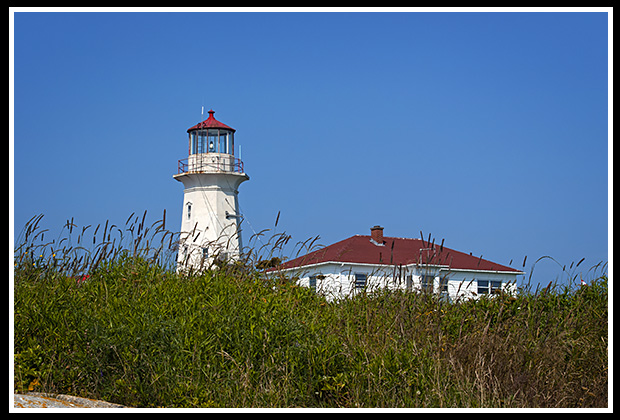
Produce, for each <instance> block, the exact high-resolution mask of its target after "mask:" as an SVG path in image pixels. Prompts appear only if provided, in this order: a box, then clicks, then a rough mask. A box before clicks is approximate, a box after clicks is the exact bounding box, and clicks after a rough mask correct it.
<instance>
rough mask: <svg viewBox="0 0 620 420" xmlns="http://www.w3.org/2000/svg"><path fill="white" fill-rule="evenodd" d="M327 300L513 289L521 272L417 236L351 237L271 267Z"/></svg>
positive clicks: (375, 233)
mask: <svg viewBox="0 0 620 420" xmlns="http://www.w3.org/2000/svg"><path fill="white" fill-rule="evenodd" d="M271 271H272V273H273V272H274V271H275V272H280V273H281V274H284V275H286V276H287V277H296V278H298V283H299V284H300V285H302V286H307V287H310V288H312V289H314V290H316V291H317V293H321V294H324V295H325V296H327V297H329V298H339V297H346V296H351V295H354V294H356V293H359V292H360V291H362V290H364V291H366V292H372V291H373V290H376V289H378V288H390V289H405V290H412V291H419V292H427V293H437V294H440V295H443V296H444V297H446V298H449V299H450V300H456V299H459V298H477V297H479V296H482V295H486V294H492V293H497V292H498V291H500V290H503V291H507V292H513V291H515V290H516V280H517V277H518V276H520V275H523V274H524V273H523V272H522V271H519V270H516V269H514V268H511V267H508V266H505V265H501V264H497V263H494V262H491V261H488V260H485V259H483V258H482V257H476V256H473V255H471V254H466V253H463V252H459V251H455V250H453V249H450V248H448V247H445V246H443V241H442V244H435V243H434V242H429V241H425V240H423V239H412V238H396V237H384V236H383V228H382V227H380V226H374V227H372V228H371V229H370V235H355V236H352V237H350V238H347V239H344V240H342V241H340V242H336V243H335V244H332V245H330V246H327V247H325V248H322V249H319V250H316V251H313V252H310V253H309V254H306V255H304V256H302V257H298V258H295V259H293V260H290V261H287V262H285V263H283V264H282V265H280V266H279V267H278V268H276V269H274V270H271Z"/></svg>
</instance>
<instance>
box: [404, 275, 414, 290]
mask: <svg viewBox="0 0 620 420" xmlns="http://www.w3.org/2000/svg"><path fill="white" fill-rule="evenodd" d="M405 287H406V288H407V290H411V288H412V287H413V276H412V275H411V274H409V275H408V276H407V280H406V283H405Z"/></svg>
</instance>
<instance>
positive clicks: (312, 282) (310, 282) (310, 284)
mask: <svg viewBox="0 0 620 420" xmlns="http://www.w3.org/2000/svg"><path fill="white" fill-rule="evenodd" d="M308 287H310V288H311V289H312V290H316V275H314V276H310V279H309V280H308Z"/></svg>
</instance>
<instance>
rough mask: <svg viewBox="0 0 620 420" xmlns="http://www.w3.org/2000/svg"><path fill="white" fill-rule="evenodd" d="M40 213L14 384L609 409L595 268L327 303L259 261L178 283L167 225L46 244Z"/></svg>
mask: <svg viewBox="0 0 620 420" xmlns="http://www.w3.org/2000/svg"><path fill="white" fill-rule="evenodd" d="M40 220H41V219H40V218H33V220H31V222H30V223H29V225H28V226H27V227H26V228H25V229H24V232H23V234H22V238H21V239H20V243H19V245H18V246H17V247H16V254H15V267H14V272H15V277H14V331H15V333H14V389H15V391H19V392H26V391H39V392H49V393H62V394H72V395H76V396H82V397H88V398H96V399H103V400H107V401H110V402H114V403H118V404H123V405H127V406H135V407H606V406H607V404H608V399H607V392H608V370H607V368H608V343H607V337H608V330H607V325H608V324H607V321H608V319H607V316H608V315H607V299H608V292H607V275H606V273H602V274H600V275H596V276H593V277H592V278H589V279H588V286H584V287H577V286H570V285H568V286H560V285H558V284H550V285H549V286H548V287H547V288H544V289H536V290H535V291H531V290H528V289H526V290H520V291H519V293H518V294H517V295H515V296H508V295H497V296H494V297H490V298H482V299H479V300H477V301H464V302H460V303H457V304H454V303H452V304H450V303H446V302H444V301H442V300H440V299H438V298H437V297H436V296H434V295H428V294H417V293H406V292H398V291H382V292H379V293H373V294H372V296H370V295H358V296H355V297H352V298H350V299H344V300H340V301H338V302H335V301H328V300H326V299H325V298H324V297H322V296H320V295H317V294H315V293H314V292H312V291H311V290H309V289H307V288H304V287H299V286H297V285H295V283H294V282H292V281H290V280H288V279H284V278H281V279H265V278H264V276H262V275H261V273H260V270H258V269H256V266H257V265H260V264H261V261H265V259H262V260H261V259H260V257H258V256H256V261H254V262H250V261H247V262H245V263H237V264H228V265H222V266H221V267H219V268H217V269H213V270H207V271H204V272H202V273H190V274H183V275H182V274H178V273H176V271H175V270H174V265H173V264H172V263H171V261H173V260H174V259H173V256H174V247H175V244H174V240H173V237H174V235H173V234H171V233H169V232H167V231H165V221H164V219H162V220H160V221H158V222H156V223H154V224H153V226H151V227H150V228H149V229H147V228H146V227H145V225H144V216H143V217H142V219H141V220H142V221H141V222H140V218H139V217H135V218H134V217H133V215H132V217H130V218H129V219H128V221H127V223H126V225H125V227H124V229H122V228H120V227H116V226H114V225H111V226H107V223H106V226H104V227H101V228H100V229H98V230H97V231H95V229H93V230H92V232H93V236H92V238H91V237H90V236H88V233H89V231H88V230H84V229H83V230H82V231H81V233H80V235H81V239H79V240H78V239H77V237H75V234H76V233H79V231H78V229H77V227H76V226H70V225H69V224H68V226H67V230H66V234H67V236H69V235H73V236H74V237H72V238H69V239H67V240H64V239H61V240H60V241H59V240H55V241H52V242H49V243H47V242H45V241H44V240H43V234H42V232H43V230H41V229H40V228H39V227H38V224H39V222H40ZM112 226H113V227H112ZM103 228H106V229H105V233H103V230H102V229H103ZM110 232H112V233H113V234H115V235H116V236H109V235H110ZM118 232H120V233H118ZM98 235H103V236H102V238H103V242H97V238H99V237H100V236H98ZM115 238H116V239H117V241H116V242H115V241H114V239H115ZM59 242H60V245H62V246H59ZM69 242H71V245H69ZM78 242H79V244H78ZM85 243H88V244H89V245H90V248H87V247H85V246H83V244H85ZM106 243H107V244H108V245H105V244H106ZM112 243H113V244H114V245H113V246H112ZM147 243H148V245H147ZM62 247H64V250H63V248H62ZM78 247H80V248H79V249H78ZM272 251H273V250H269V251H267V254H266V256H267V257H269V258H273V252H272ZM269 258H267V259H269Z"/></svg>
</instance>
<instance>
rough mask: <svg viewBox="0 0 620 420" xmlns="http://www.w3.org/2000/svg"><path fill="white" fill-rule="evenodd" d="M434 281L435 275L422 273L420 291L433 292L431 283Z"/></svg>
mask: <svg viewBox="0 0 620 420" xmlns="http://www.w3.org/2000/svg"><path fill="white" fill-rule="evenodd" d="M434 283H435V276H433V275H429V274H423V275H422V276H420V284H421V286H422V291H423V292H426V293H433V285H434Z"/></svg>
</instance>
